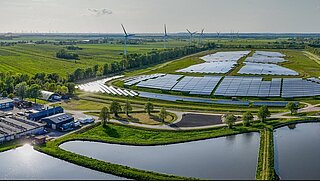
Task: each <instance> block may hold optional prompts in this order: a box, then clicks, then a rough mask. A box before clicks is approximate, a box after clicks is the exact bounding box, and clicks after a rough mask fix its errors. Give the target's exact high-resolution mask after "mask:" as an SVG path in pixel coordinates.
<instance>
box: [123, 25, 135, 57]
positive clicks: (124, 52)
mask: <svg viewBox="0 0 320 181" xmlns="http://www.w3.org/2000/svg"><path fill="white" fill-rule="evenodd" d="M121 26H122V29H123V33H124V46H123V55H124V56H126V55H127V41H128V37H130V36H134V34H128V33H127V31H126V29H125V28H124V26H123V24H121Z"/></svg>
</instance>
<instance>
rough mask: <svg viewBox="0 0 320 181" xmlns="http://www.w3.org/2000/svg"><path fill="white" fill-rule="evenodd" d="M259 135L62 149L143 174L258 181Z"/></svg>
mask: <svg viewBox="0 0 320 181" xmlns="http://www.w3.org/2000/svg"><path fill="white" fill-rule="evenodd" d="M259 137H260V136H259V133H246V134H240V135H234V136H227V137H221V138H215V139H208V140H202V141H194V142H188V143H180V144H172V145H165V146H128V145H116V144H107V143H96V142H83V141H72V142H67V143H64V144H62V145H61V148H62V149H65V150H68V151H71V152H74V153H77V154H81V155H85V156H89V157H93V158H96V159H99V160H104V161H108V162H112V163H117V164H121V165H126V166H130V167H134V168H138V169H142V170H150V171H155V172H160V173H166V174H173V175H180V176H187V177H197V178H208V179H255V173H256V164H257V156H258V148H259Z"/></svg>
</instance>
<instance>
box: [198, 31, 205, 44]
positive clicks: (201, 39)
mask: <svg viewBox="0 0 320 181" xmlns="http://www.w3.org/2000/svg"><path fill="white" fill-rule="evenodd" d="M203 32H204V28H202V30H201V33H200V36H199V43H202V41H203Z"/></svg>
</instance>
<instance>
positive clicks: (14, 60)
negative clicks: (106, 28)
mask: <svg viewBox="0 0 320 181" xmlns="http://www.w3.org/2000/svg"><path fill="white" fill-rule="evenodd" d="M184 45H186V42H182V41H172V42H168V45H167V46H168V47H178V46H184ZM77 46H78V47H81V48H83V49H82V50H76V51H72V52H75V53H77V54H79V56H80V60H77V61H74V60H64V59H58V58H56V57H55V53H56V52H57V51H58V50H60V49H62V48H64V47H65V46H62V45H59V46H58V45H51V44H41V45H36V44H18V45H15V46H3V47H0V72H8V71H12V72H15V73H27V74H30V75H33V74H35V73H38V72H46V73H58V74H60V75H62V76H65V75H67V73H68V72H73V71H74V70H75V69H76V68H86V67H92V66H94V65H97V64H98V65H103V64H105V63H111V62H113V61H120V60H121V59H122V55H121V53H123V45H122V44H83V45H77ZM154 49H158V50H159V49H163V43H162V42H155V43H144V44H141V45H128V47H127V51H128V53H146V52H149V51H152V50H154Z"/></svg>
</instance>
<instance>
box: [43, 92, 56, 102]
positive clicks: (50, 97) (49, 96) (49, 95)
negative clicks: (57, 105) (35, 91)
mask: <svg viewBox="0 0 320 181" xmlns="http://www.w3.org/2000/svg"><path fill="white" fill-rule="evenodd" d="M41 94H42V95H41V97H40V99H42V100H45V101H50V102H54V101H60V100H61V96H60V95H59V94H57V93H54V92H49V91H44V90H43V91H41Z"/></svg>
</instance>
